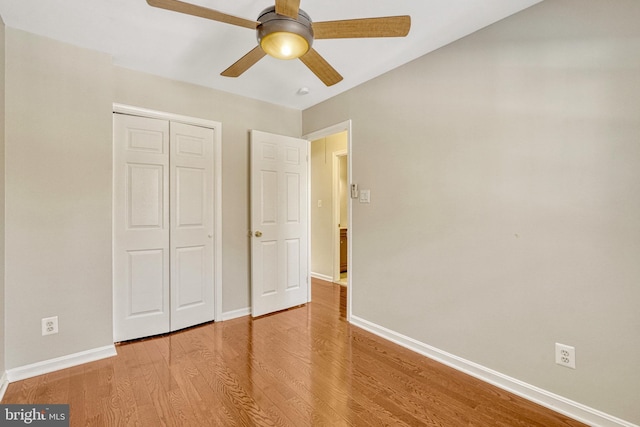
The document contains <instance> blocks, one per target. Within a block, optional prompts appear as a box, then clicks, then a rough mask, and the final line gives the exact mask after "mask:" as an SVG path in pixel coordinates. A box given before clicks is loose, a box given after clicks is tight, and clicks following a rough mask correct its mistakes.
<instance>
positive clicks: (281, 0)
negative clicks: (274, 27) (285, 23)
mask: <svg viewBox="0 0 640 427" xmlns="http://www.w3.org/2000/svg"><path fill="white" fill-rule="evenodd" d="M298 9H300V0H276V13H277V14H278V15H284V16H288V17H289V18H293V19H298Z"/></svg>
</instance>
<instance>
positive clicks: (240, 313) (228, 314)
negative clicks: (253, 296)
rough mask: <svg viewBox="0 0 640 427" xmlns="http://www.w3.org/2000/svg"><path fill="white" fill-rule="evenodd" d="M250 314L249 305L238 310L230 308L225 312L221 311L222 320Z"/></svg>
mask: <svg viewBox="0 0 640 427" xmlns="http://www.w3.org/2000/svg"><path fill="white" fill-rule="evenodd" d="M250 314H251V307H247V308H240V309H238V310H231V311H227V312H225V313H222V320H223V321H224V320H233V319H237V318H238V317H244V316H249V315H250Z"/></svg>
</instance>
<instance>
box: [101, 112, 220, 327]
mask: <svg viewBox="0 0 640 427" xmlns="http://www.w3.org/2000/svg"><path fill="white" fill-rule="evenodd" d="M113 112H114V113H121V114H128V115H131V116H141V117H148V118H152V119H161V120H168V121H171V122H179V123H184V124H188V125H194V126H201V127H205V128H208V129H211V130H213V132H214V141H213V146H214V147H213V149H214V159H213V162H214V172H213V176H214V187H213V193H214V194H213V201H214V211H213V227H214V242H213V244H214V260H213V266H214V277H213V280H214V284H213V287H214V293H215V294H214V300H215V301H214V304H215V309H214V320H215V321H216V322H220V321H222V320H223V316H222V141H221V138H222V123H220V122H216V121H213V120H207V119H200V118H196V117H189V116H182V115H179V114H173V113H167V112H163V111H157V110H150V109H147V108H141V107H135V106H131V105H126V104H117V103H114V104H113ZM114 196H115V193H114Z"/></svg>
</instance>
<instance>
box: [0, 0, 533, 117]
mask: <svg viewBox="0 0 640 427" xmlns="http://www.w3.org/2000/svg"><path fill="white" fill-rule="evenodd" d="M184 1H188V2H191V3H195V4H198V5H201V6H205V7H208V8H211V9H216V10H220V11H221V12H224V13H227V14H231V15H236V16H240V17H243V18H247V19H254V20H255V19H257V17H258V14H259V13H260V11H262V10H263V9H264V8H266V7H268V6H271V5H273V0H234V1H228V0H184ZM539 1H541V0H385V1H381V0H376V1H371V0H349V1H345V0H302V1H301V5H300V7H301V8H302V9H303V10H304V11H306V12H307V13H308V14H309V15H310V16H311V19H312V20H313V21H329V20H339V19H352V18H364V17H376V16H389V15H410V16H411V19H412V25H411V31H410V32H409V35H408V36H407V37H406V38H385V39H336V40H316V41H315V42H314V45H313V46H314V48H315V49H316V50H317V51H318V52H319V53H320V54H321V55H322V56H323V57H324V58H325V59H326V60H327V61H329V63H330V64H331V65H332V66H333V67H334V68H335V69H336V70H337V71H338V72H339V73H340V74H342V76H343V77H344V80H343V81H342V82H340V83H338V84H336V85H334V86H332V87H329V88H327V87H325V86H324V84H322V82H320V80H318V79H317V78H316V76H315V75H314V74H313V73H311V71H309V70H308V69H307V68H306V67H305V66H304V65H303V64H302V63H301V62H300V61H298V60H292V61H280V60H277V59H273V58H271V57H269V56H267V57H265V58H263V59H262V60H260V62H258V63H257V64H256V65H254V66H253V67H252V68H250V69H249V70H248V71H247V72H245V73H244V74H243V75H241V76H240V77H238V78H235V79H233V78H228V77H222V76H220V73H221V72H222V71H223V70H224V69H226V68H227V67H228V66H229V65H231V64H232V63H234V62H235V61H236V60H238V59H239V58H240V57H242V56H243V55H244V54H245V53H246V52H248V51H249V50H251V49H253V48H254V47H255V46H256V37H255V31H253V30H249V29H246V28H242V27H236V26H232V25H228V24H224V23H220V22H215V21H210V20H206V19H203V18H198V17H194V16H189V15H184V14H181V13H176V12H170V11H167V10H163V9H157V8H154V7H151V6H149V5H147V3H146V1H145V0H0V15H1V16H2V19H3V20H4V22H5V24H6V25H7V26H9V27H12V28H17V29H20V30H25V31H28V32H31V33H35V34H39V35H42V36H46V37H49V38H52V39H56V40H60V41H63V42H66V43H70V44H73V45H77V46H81V47H85V48H89V49H93V50H97V51H101V52H106V53H109V54H111V55H112V57H113V63H114V64H115V65H118V66H121V67H125V68H131V69H134V70H139V71H144V72H147V73H151V74H156V75H160V76H164V77H168V78H171V79H176V80H181V81H186V82H191V83H195V84H199V85H202V86H207V87H211V88H214V89H219V90H223V91H226V92H232V93H235V94H238V95H243V96H247V97H251V98H255V99H259V100H263V101H268V102H271V103H274V104H279V105H283V106H287V107H291V108H296V109H305V108H308V107H310V106H312V105H315V104H317V103H319V102H321V101H323V100H325V99H328V98H330V97H332V96H335V95H337V94H339V93H341V92H344V91H346V90H348V89H350V88H352V87H354V86H357V85H359V84H361V83H363V82H365V81H367V80H370V79H372V78H374V77H376V76H378V75H380V74H383V73H385V72H387V71H389V70H391V69H393V68H396V67H398V66H400V65H402V64H405V63H407V62H409V61H411V60H413V59H415V58H418V57H420V56H422V55H424V54H426V53H428V52H431V51H433V50H435V49H437V48H439V47H442V46H444V45H446V44H448V43H451V42H452V41H454V40H457V39H460V38H462V37H464V36H466V35H467V34H470V33H473V32H474V31H477V30H479V29H480V28H483V27H485V26H487V25H490V24H492V23H494V22H496V21H498V20H500V19H502V18H505V17H507V16H509V15H511V14H513V13H516V12H519V11H520V10H522V9H525V8H527V7H529V6H531V5H533V4H536V3H538V2H539ZM301 87H307V88H309V94H307V95H300V94H298V90H299V89H300V88H301Z"/></svg>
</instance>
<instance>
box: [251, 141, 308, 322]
mask: <svg viewBox="0 0 640 427" xmlns="http://www.w3.org/2000/svg"><path fill="white" fill-rule="evenodd" d="M308 152H309V142H308V141H306V140H304V139H298V138H291V137H286V136H281V135H273V134H269V133H265V132H259V131H251V228H252V238H251V239H252V243H251V314H252V316H254V317H256V316H262V315H264V314H268V313H272V312H275V311H279V310H284V309H286V308H289V307H293V306H296V305H300V304H305V303H307V302H308V301H309V295H310V294H309V276H308V224H309V218H308V192H309V183H308Z"/></svg>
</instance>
